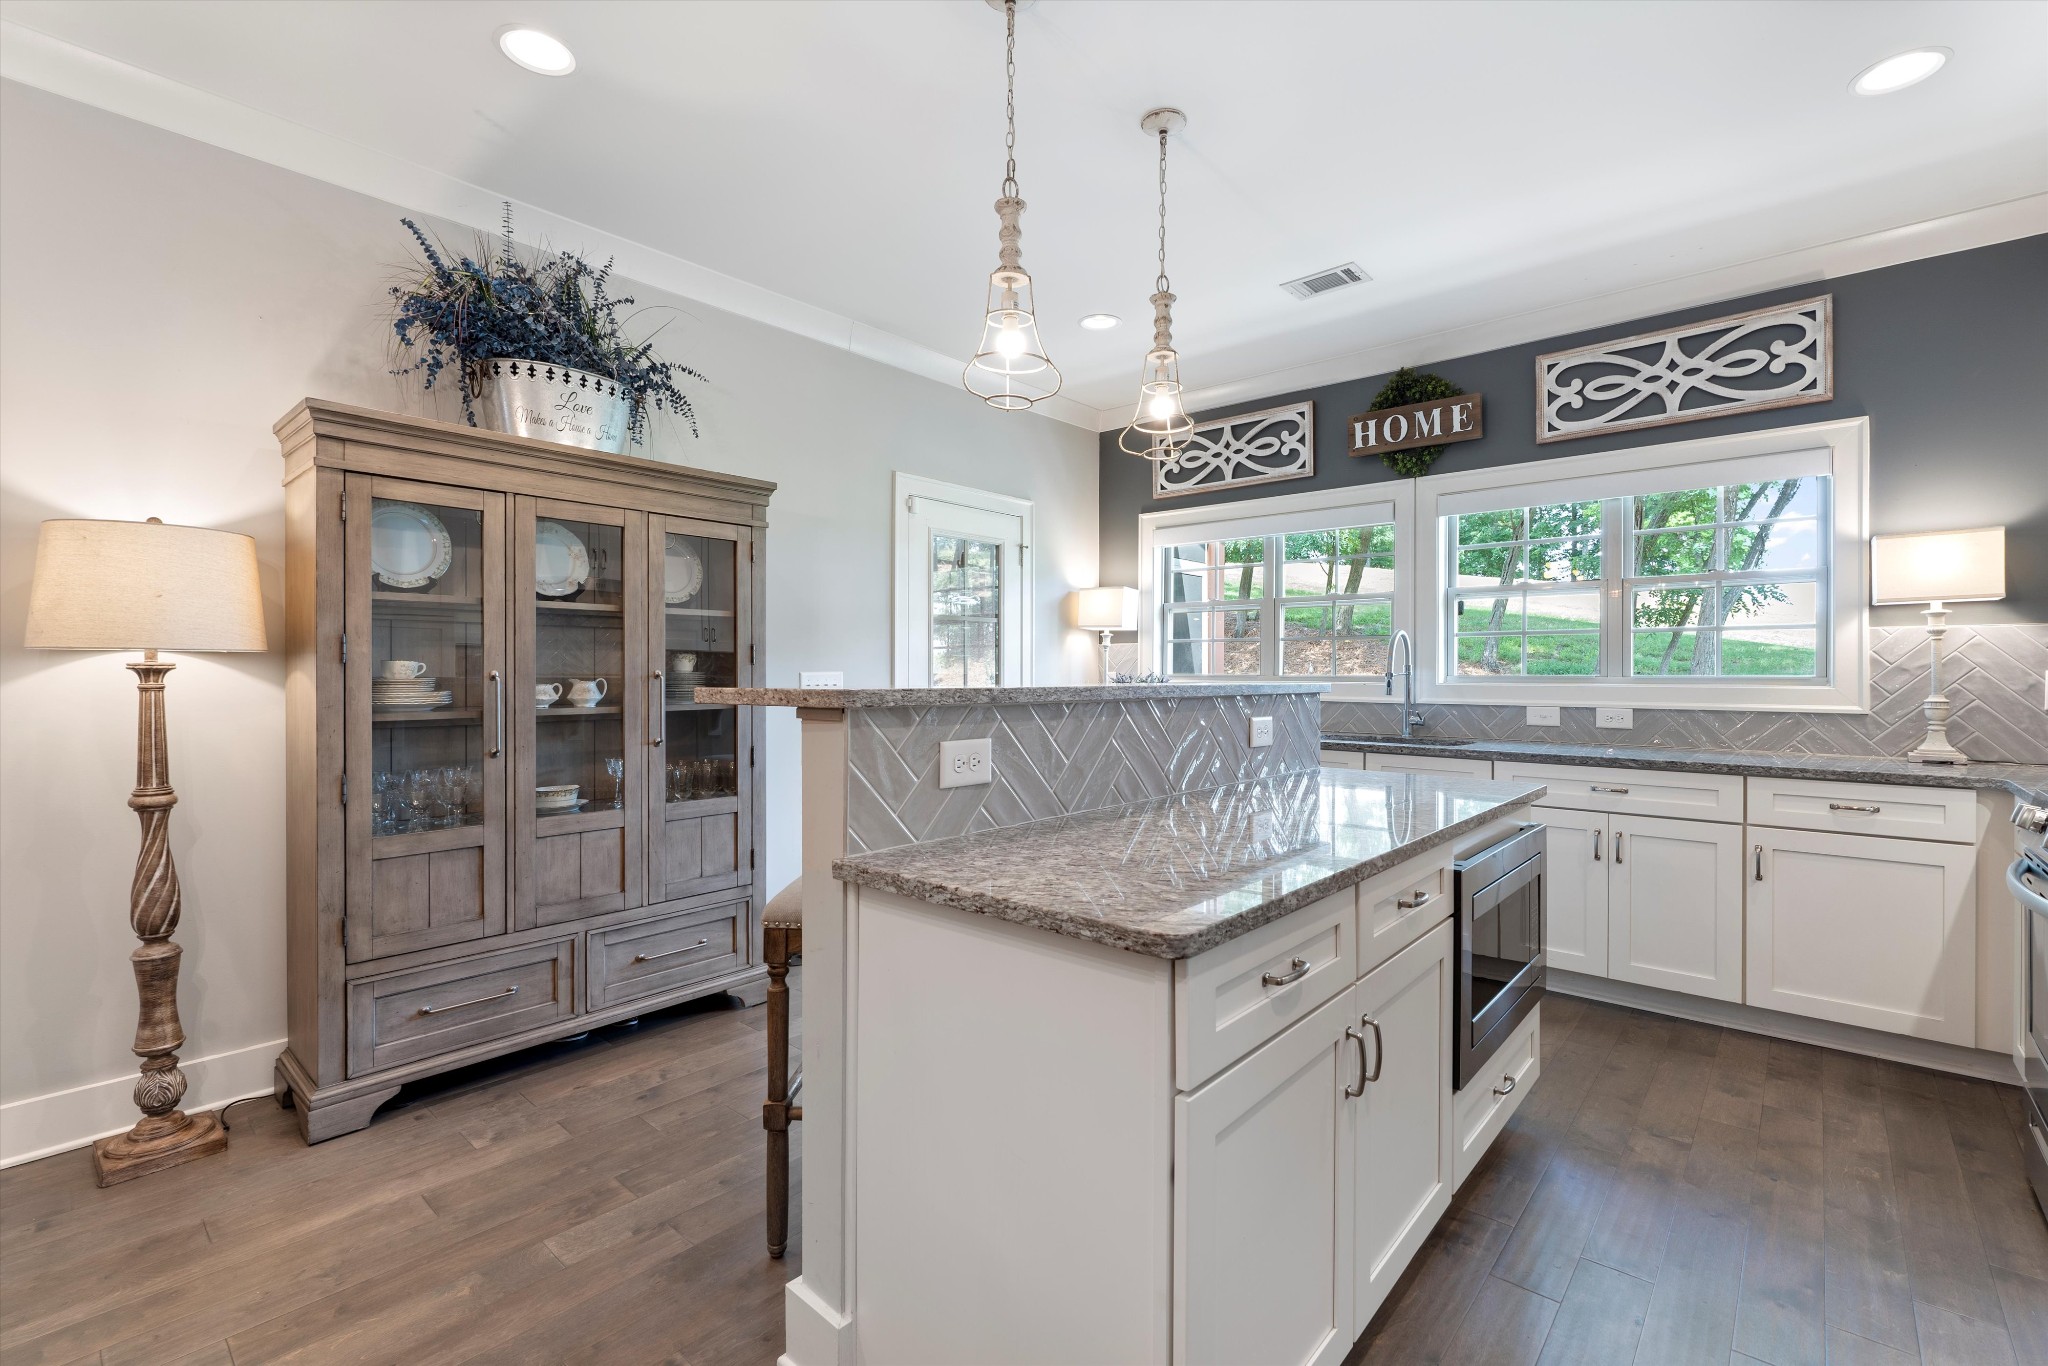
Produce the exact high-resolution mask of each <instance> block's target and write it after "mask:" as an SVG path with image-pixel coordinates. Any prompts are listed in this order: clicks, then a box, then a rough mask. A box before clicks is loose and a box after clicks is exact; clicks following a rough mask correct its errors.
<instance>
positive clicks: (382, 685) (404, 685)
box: [370, 677, 455, 711]
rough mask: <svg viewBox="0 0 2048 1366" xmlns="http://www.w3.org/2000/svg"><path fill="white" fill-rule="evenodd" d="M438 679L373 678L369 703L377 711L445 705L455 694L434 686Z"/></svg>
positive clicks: (425, 709) (424, 708)
mask: <svg viewBox="0 0 2048 1366" xmlns="http://www.w3.org/2000/svg"><path fill="white" fill-rule="evenodd" d="M438 681H439V680H437V679H434V678H431V677H428V678H373V679H371V680H370V705H371V706H372V707H374V708H375V709H376V710H378V711H433V710H434V709H435V708H437V707H445V706H447V705H448V704H449V703H451V702H453V701H454V700H455V694H454V693H452V692H450V691H448V690H447V689H446V688H437V687H435V686H434V685H435V683H436V682H438Z"/></svg>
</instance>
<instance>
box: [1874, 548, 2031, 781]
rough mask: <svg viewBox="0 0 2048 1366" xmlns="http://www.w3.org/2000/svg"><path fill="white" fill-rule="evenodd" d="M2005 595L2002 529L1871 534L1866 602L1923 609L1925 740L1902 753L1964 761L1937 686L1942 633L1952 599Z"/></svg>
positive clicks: (1944, 695) (1921, 759)
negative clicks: (1954, 742) (1950, 738)
mask: <svg viewBox="0 0 2048 1366" xmlns="http://www.w3.org/2000/svg"><path fill="white" fill-rule="evenodd" d="M2004 596H2005V528H2004V527H2002V526H1988V527H1979V528H1977V529H1975V530H1972V531H1923V532H1914V533H1911V534H1904V535H1896V536H1873V537H1871V538H1870V601H1871V602H1872V603H1873V604H1875V605H1877V606H1880V607H1883V606H1888V605H1890V604H1894V603H1908V602H1924V603H1926V604H1927V610H1926V612H1925V613H1924V615H1925V616H1926V618H1927V638H1928V664H1927V700H1926V701H1925V702H1924V703H1922V704H1921V710H1923V711H1924V712H1925V713H1926V714H1927V738H1926V739H1924V740H1922V741H1921V742H1920V747H1919V748H1918V749H1915V750H1914V751H1912V752H1911V753H1910V754H1908V755H1907V756H1906V757H1907V758H1908V759H1913V760H1916V761H1918V762H1920V763H1923V764H1967V763H1968V762H1970V761H1969V759H1968V758H1967V757H1966V756H1965V755H1964V754H1963V752H1962V751H1961V750H1959V749H1957V748H1956V747H1955V746H1954V745H1952V744H1950V743H1949V742H1948V694H1947V693H1945V692H1943V691H1942V684H1941V637H1942V633H1943V632H1944V631H1946V630H1947V629H1948V608H1947V606H1946V604H1948V603H1951V602H1992V601H1995V600H1996V599H1998V598H2002V597H2004Z"/></svg>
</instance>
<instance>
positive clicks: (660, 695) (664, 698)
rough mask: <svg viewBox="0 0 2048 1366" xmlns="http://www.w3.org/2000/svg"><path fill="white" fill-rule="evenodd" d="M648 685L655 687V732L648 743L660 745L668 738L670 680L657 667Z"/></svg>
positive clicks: (648, 739) (649, 737)
mask: <svg viewBox="0 0 2048 1366" xmlns="http://www.w3.org/2000/svg"><path fill="white" fill-rule="evenodd" d="M648 686H650V687H651V688H653V689H654V734H652V735H650V736H648V737H647V743H648V744H650V745H658V744H660V743H661V742H662V741H664V740H666V739H668V692H667V686H668V680H667V679H666V678H665V677H664V676H663V675H662V672H661V670H659V669H656V670H655V671H654V672H653V673H652V674H650V675H648Z"/></svg>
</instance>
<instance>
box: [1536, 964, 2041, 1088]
mask: <svg viewBox="0 0 2048 1366" xmlns="http://www.w3.org/2000/svg"><path fill="white" fill-rule="evenodd" d="M1548 986H1549V989H1550V990H1551V991H1555V992H1557V993H1559V994H1560V995H1564V996H1583V997H1585V998H1586V999H1587V1000H1589V1001H1604V1002H1606V1003H1607V1004H1608V1005H1616V1006H1629V1007H1632V1008H1634V1009H1636V1010H1647V1011H1650V1012H1652V1013H1654V1014H1657V1015H1675V1016H1677V1017H1678V1018H1679V1019H1681V1020H1697V1021H1698V1022H1699V1023H1701V1024H1710V1025H1721V1026H1723V1027H1724V1028H1727V1029H1739V1030H1741V1031H1743V1032H1744V1033H1746V1034H1763V1035H1766V1036H1768V1037H1770V1038H1773V1039H1785V1040H1787V1041H1788V1042H1791V1043H1810V1044H1813V1045H1815V1046H1816V1047H1819V1048H1834V1049H1839V1050H1841V1051H1842V1052H1844V1053H1859V1054H1861V1055H1863V1056H1864V1057H1866V1058H1883V1059H1884V1060H1885V1061H1886V1062H1900V1063H1905V1064H1906V1065H1907V1066H1908V1067H1926V1068H1931V1069H1932V1070H1934V1071H1936V1072H1953V1073H1954V1074H1956V1075H1957V1076H1959V1077H1975V1078H1976V1079H1977V1080H1979V1081H1995V1082H1999V1083H2001V1084H2003V1085H2006V1086H2017V1085H2019V1084H2020V1074H2019V1071H2018V1069H2016V1068H2015V1067H2014V1066H2013V1061H2012V1058H2011V1057H2010V1056H2009V1055H2007V1054H2004V1053H1993V1052H1989V1051H1987V1050H1985V1049H1981V1048H1960V1047H1958V1046H1957V1045H1955V1044H1952V1043H1936V1042H1935V1041H1934V1040H1932V1039H1915V1038H1909V1037H1908V1036H1906V1035H1903V1034H1887V1033H1885V1032H1884V1031H1882V1030H1878V1029H1864V1028H1861V1027H1860V1026H1857V1025H1846V1024H1837V1023H1836V1022H1835V1021H1833V1020H1813V1019H1808V1018H1807V1017H1806V1016H1804V1015H1787V1014H1785V1013H1784V1012H1783V1011H1779V1010H1765V1009H1764V1008H1763V1007H1761V1006H1746V1005H1742V1004H1740V1003H1739V1002H1736V1001H1716V1000H1713V999H1711V998H1709V997H1705V996H1688V995H1686V994H1685V993H1684V992H1680V991H1665V990H1663V989H1662V988H1660V987H1645V986H1638V985H1637V984H1635V983H1634V982H1616V981H1614V980H1612V979H1610V978H1606V977H1588V976H1587V975H1586V974H1584V973H1581V972H1567V971H1565V970H1564V969H1562V968H1552V969H1550V973H1549V977H1548Z"/></svg>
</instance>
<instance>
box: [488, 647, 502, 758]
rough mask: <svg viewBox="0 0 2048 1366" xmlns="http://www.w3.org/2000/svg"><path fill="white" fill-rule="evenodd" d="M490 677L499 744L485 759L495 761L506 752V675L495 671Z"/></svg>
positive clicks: (492, 704) (492, 707)
mask: <svg viewBox="0 0 2048 1366" xmlns="http://www.w3.org/2000/svg"><path fill="white" fill-rule="evenodd" d="M490 677H491V710H492V711H494V712H496V713H497V714H498V743H497V744H496V745H495V746H493V747H492V748H491V751H490V752H489V753H488V754H486V755H484V757H485V758H486V759H495V758H497V757H498V756H499V755H501V754H503V753H504V752H505V675H503V674H501V673H499V672H498V671H497V670H496V669H493V670H491V675H490Z"/></svg>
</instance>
